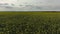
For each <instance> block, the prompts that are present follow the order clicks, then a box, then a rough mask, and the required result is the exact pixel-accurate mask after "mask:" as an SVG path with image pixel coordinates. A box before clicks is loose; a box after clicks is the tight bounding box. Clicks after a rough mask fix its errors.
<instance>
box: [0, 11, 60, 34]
mask: <svg viewBox="0 0 60 34" xmlns="http://www.w3.org/2000/svg"><path fill="white" fill-rule="evenodd" d="M0 34H60V12H0Z"/></svg>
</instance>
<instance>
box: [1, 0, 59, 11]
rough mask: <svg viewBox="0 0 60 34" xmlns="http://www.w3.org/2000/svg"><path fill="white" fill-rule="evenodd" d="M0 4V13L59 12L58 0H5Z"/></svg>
mask: <svg viewBox="0 0 60 34" xmlns="http://www.w3.org/2000/svg"><path fill="white" fill-rule="evenodd" d="M8 1H10V2H8ZM1 2H2V1H1V0H0V11H41V10H42V11H44V10H53V11H56V10H59V11H60V4H59V3H60V0H16V1H15V0H6V1H4V2H3V3H1ZM4 3H5V4H4Z"/></svg>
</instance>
